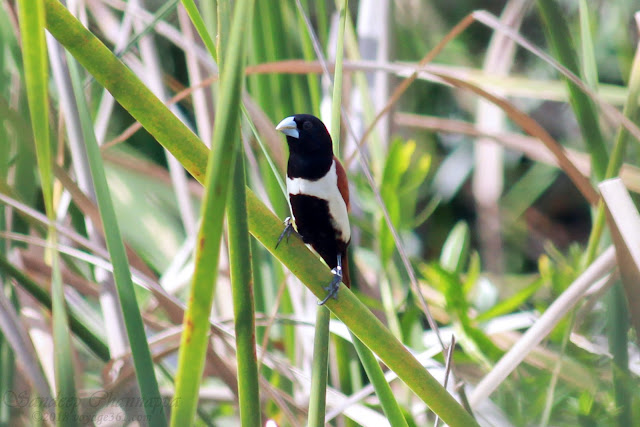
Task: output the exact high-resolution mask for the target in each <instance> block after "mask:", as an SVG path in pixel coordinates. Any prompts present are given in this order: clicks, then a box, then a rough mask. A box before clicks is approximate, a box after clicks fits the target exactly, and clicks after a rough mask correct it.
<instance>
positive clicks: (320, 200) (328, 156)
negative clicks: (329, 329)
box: [276, 114, 351, 305]
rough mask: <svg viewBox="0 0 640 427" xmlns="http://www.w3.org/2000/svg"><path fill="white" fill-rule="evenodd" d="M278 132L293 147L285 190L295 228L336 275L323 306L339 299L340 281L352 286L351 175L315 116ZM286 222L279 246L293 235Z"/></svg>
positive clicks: (297, 118)
mask: <svg viewBox="0 0 640 427" xmlns="http://www.w3.org/2000/svg"><path fill="white" fill-rule="evenodd" d="M276 130H279V131H280V132H282V133H284V134H285V135H286V136H287V144H288V145H289V162H288V164H287V192H288V193H289V202H290V205H291V217H292V218H293V223H294V224H295V230H296V231H297V233H298V234H299V235H300V237H302V241H303V242H304V243H306V244H308V245H311V247H312V248H313V250H315V251H316V252H317V253H318V254H319V255H320V256H321V257H322V259H323V260H324V262H325V263H327V265H328V266H329V268H331V272H332V273H333V280H332V281H331V283H330V284H329V286H327V287H326V288H325V289H326V290H327V291H328V294H327V296H326V297H325V298H324V299H323V300H322V301H320V302H318V304H320V305H322V304H324V303H325V302H327V301H328V300H329V298H331V297H334V298H336V297H337V293H338V289H340V282H343V283H344V284H345V285H346V286H347V287H350V285H351V283H350V280H349V266H348V262H347V246H348V245H349V242H350V241H351V229H350V228H349V216H348V211H349V186H348V182H347V175H346V174H345V171H344V168H343V167H342V164H341V163H340V161H339V160H338V159H337V158H336V156H334V154H333V144H332V142H331V135H329V132H328V131H327V128H326V127H325V125H324V123H322V121H320V119H318V118H317V117H315V116H312V115H310V114H296V115H294V116H291V117H287V118H286V119H284V120H282V121H281V122H280V123H279V124H278V126H276ZM285 224H286V227H285V229H284V231H283V232H282V234H281V235H280V238H279V239H278V244H280V241H282V239H283V238H284V237H288V235H289V234H290V233H291V232H292V231H293V225H292V223H291V218H287V219H286V220H285ZM276 247H277V245H276Z"/></svg>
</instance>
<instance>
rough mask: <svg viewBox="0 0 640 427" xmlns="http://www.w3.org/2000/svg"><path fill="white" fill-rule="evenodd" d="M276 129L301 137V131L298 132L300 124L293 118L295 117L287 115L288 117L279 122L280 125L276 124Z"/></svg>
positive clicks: (288, 134) (291, 135)
mask: <svg viewBox="0 0 640 427" xmlns="http://www.w3.org/2000/svg"><path fill="white" fill-rule="evenodd" d="M276 130H279V131H280V132H282V133H284V134H285V135H287V136H290V137H292V138H299V137H300V133H299V132H298V125H297V124H296V122H295V120H293V117H287V118H286V119H284V120H282V121H281V122H280V123H278V126H276Z"/></svg>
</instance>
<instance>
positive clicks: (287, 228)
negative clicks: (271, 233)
mask: <svg viewBox="0 0 640 427" xmlns="http://www.w3.org/2000/svg"><path fill="white" fill-rule="evenodd" d="M292 233H293V234H295V235H296V236H298V237H300V234H298V232H297V231H296V230H295V228H293V223H292V222H291V217H290V216H288V217H286V218H285V220H284V230H282V233H280V237H278V243H276V249H278V245H279V244H280V242H281V241H282V239H284V238H285V237H286V238H287V243H289V236H291V234H292Z"/></svg>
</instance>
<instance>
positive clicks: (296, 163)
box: [276, 114, 333, 180]
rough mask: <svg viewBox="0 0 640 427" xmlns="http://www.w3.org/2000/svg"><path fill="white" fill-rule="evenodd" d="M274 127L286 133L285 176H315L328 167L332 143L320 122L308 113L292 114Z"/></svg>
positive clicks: (327, 169) (313, 177)
mask: <svg viewBox="0 0 640 427" xmlns="http://www.w3.org/2000/svg"><path fill="white" fill-rule="evenodd" d="M276 129H277V130H279V131H280V132H282V133H284V134H285V135H286V136H287V144H288V145H289V162H288V164H287V176H288V177H289V178H298V177H302V178H305V179H311V180H315V179H319V178H321V177H323V176H324V175H325V174H326V173H327V172H328V171H329V169H330V168H331V164H332V163H333V145H332V142H331V135H329V132H328V131H327V128H326V126H325V125H324V123H322V121H321V120H320V119H319V118H317V117H315V116H312V115H311V114H296V115H294V116H290V117H287V118H286V119H284V120H282V121H281V122H280V123H279V124H278V126H276Z"/></svg>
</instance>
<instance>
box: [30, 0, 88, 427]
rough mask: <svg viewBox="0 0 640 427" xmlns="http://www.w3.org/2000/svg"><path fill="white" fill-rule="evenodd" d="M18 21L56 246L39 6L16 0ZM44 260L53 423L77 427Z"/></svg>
mask: <svg viewBox="0 0 640 427" xmlns="http://www.w3.org/2000/svg"><path fill="white" fill-rule="evenodd" d="M18 17H19V22H20V34H21V36H22V46H23V53H22V60H23V65H24V72H25V84H26V89H27V99H28V103H29V114H30V116H31V124H32V129H33V135H34V139H35V144H36V155H37V159H38V172H39V175H40V183H41V188H42V195H43V198H44V206H45V211H46V214H47V218H48V219H49V224H50V225H49V227H48V230H47V233H48V242H49V243H50V244H51V245H52V246H55V245H56V243H57V240H58V238H57V230H56V228H55V225H54V221H55V218H56V214H55V210H54V202H53V197H54V195H53V172H52V166H51V163H52V155H51V143H50V139H49V92H48V81H49V72H48V71H49V70H48V65H47V47H46V41H45V33H44V30H45V8H44V4H43V3H42V2H39V1H28V0H21V1H19V2H18ZM47 258H48V261H49V264H50V265H51V294H52V312H53V343H54V348H55V353H54V366H55V368H54V369H55V385H56V394H55V397H56V401H55V402H56V424H57V425H70V426H73V425H77V424H78V421H79V418H78V407H77V405H76V402H77V394H76V386H75V372H74V368H73V366H74V364H73V354H72V345H71V337H70V335H69V323H68V319H67V309H66V304H65V298H64V289H63V284H62V277H61V274H60V261H59V256H58V253H57V251H55V250H53V249H49V250H48V251H47ZM66 402H67V403H66ZM68 402H71V404H68Z"/></svg>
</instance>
